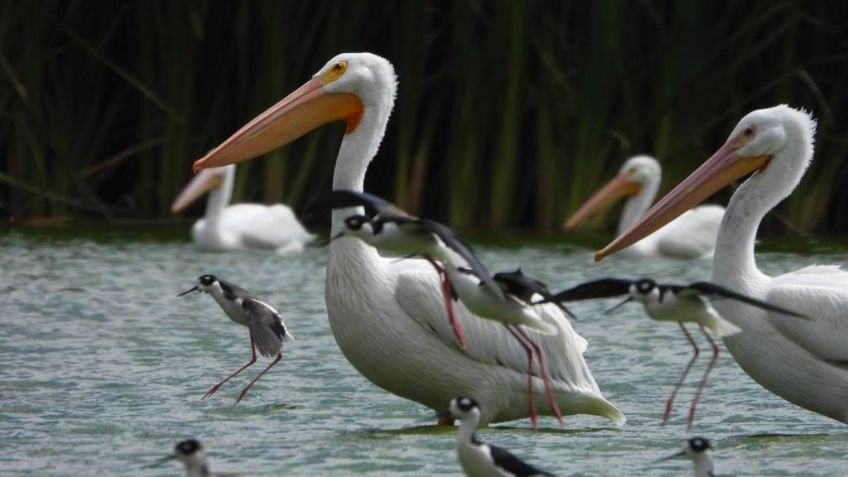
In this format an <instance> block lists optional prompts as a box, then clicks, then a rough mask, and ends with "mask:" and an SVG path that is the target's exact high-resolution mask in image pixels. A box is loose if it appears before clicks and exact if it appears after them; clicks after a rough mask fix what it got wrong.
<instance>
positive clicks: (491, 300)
mask: <svg viewBox="0 0 848 477" xmlns="http://www.w3.org/2000/svg"><path fill="white" fill-rule="evenodd" d="M445 271H446V272H447V277H448V280H449V282H450V284H451V286H452V287H453V290H454V291H455V292H456V295H457V297H458V298H459V299H460V300H462V303H463V304H464V305H465V306H466V308H468V309H469V310H470V311H471V312H472V313H474V314H475V315H477V316H479V317H481V318H485V319H488V320H492V321H497V322H499V323H502V324H503V325H504V326H505V327H506V329H507V330H508V331H509V333H510V334H511V335H512V336H513V337H515V339H516V340H517V341H518V343H519V344H520V345H521V347H522V348H524V351H525V353H526V354H527V387H528V401H529V403H530V422H531V423H532V425H533V428H534V429H535V428H536V422H537V413H536V406H535V400H534V398H533V388H534V385H533V356H536V359H537V360H538V361H539V370H540V375H541V377H542V383H543V384H544V388H545V395H546V396H547V398H548V404H549V406H550V407H551V411H552V412H553V414H554V416H555V417H556V418H557V420H558V421H559V422H560V424H562V412H561V411H560V409H559V405H558V404H557V402H556V399H555V398H554V394H553V388H552V386H551V379H550V376H549V374H548V369H547V366H546V365H545V358H544V354H543V353H542V351H541V349H540V348H539V346H538V345H537V344H536V342H535V341H534V340H533V339H532V338H531V337H530V336H528V335H527V333H526V332H525V331H524V330H523V329H522V326H523V327H527V328H529V329H532V330H535V331H538V332H539V333H542V334H546V335H554V334H556V333H557V332H558V331H559V328H557V326H556V325H555V322H554V321H553V320H550V321H549V320H545V319H544V318H543V317H542V315H541V314H540V313H539V310H538V309H537V308H538V306H537V305H534V304H533V303H532V302H533V300H534V299H536V300H538V299H542V298H552V294H551V292H550V291H549V290H548V287H547V286H546V285H545V284H544V283H542V282H541V281H539V280H536V279H533V278H531V277H528V276H527V275H524V273H523V272H522V271H521V269H518V270H516V271H514V272H501V273H496V274H495V275H494V277H493V279H494V281H495V283H496V284H497V285H498V287H499V288H500V289H501V292H502V293H501V297H498V296H496V295H495V294H493V293H491V292H490V291H489V288H488V287H486V286H484V284H483V282H482V280H481V279H480V277H479V276H478V275H477V273H475V271H474V270H472V269H470V268H465V267H456V266H454V265H453V264H452V263H450V262H446V263H445ZM563 309H564V308H563Z"/></svg>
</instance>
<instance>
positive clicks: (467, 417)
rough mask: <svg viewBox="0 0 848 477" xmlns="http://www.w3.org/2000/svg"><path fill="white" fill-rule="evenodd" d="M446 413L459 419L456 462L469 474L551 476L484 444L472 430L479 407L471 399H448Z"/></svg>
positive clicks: (483, 476) (485, 476) (484, 476)
mask: <svg viewBox="0 0 848 477" xmlns="http://www.w3.org/2000/svg"><path fill="white" fill-rule="evenodd" d="M449 410H450V414H451V417H452V418H454V419H459V421H460V424H459V431H458V432H457V435H456V453H457V456H458V457H459V464H460V465H461V466H462V470H463V471H464V472H465V475H467V476H469V477H504V476H515V477H530V476H553V475H554V474H551V473H549V472H545V471H543V470H539V469H537V468H536V467H533V466H532V465H530V464H528V463H526V462H524V461H523V460H521V459H519V458H518V457H516V456H514V455H512V454H511V453H510V452H509V451H507V450H506V449H502V448H500V447H497V446H494V445H490V444H485V443H483V442H481V441H480V440H478V439H477V436H476V435H475V434H474V431H475V430H476V429H477V425H478V423H479V422H480V407H479V406H478V404H477V401H475V400H474V399H472V398H469V397H457V398H454V399H452V400H451V402H450V407H449Z"/></svg>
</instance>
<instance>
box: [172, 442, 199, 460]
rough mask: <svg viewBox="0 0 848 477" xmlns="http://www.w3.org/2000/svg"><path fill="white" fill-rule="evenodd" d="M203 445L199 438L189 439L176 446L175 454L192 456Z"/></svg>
mask: <svg viewBox="0 0 848 477" xmlns="http://www.w3.org/2000/svg"><path fill="white" fill-rule="evenodd" d="M202 447H203V446H201V445H200V441H198V440H197V439H188V440H184V441H182V442H180V443H179V444H177V445H176V446H174V454H177V455H184V456H190V455H192V454H194V453H195V452H197V451H199V450H200V449H201V448H202Z"/></svg>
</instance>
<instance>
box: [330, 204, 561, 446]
mask: <svg viewBox="0 0 848 477" xmlns="http://www.w3.org/2000/svg"><path fill="white" fill-rule="evenodd" d="M325 202H327V203H328V205H330V206H331V208H340V207H351V206H354V205H362V206H364V207H365V209H366V212H367V213H369V214H371V217H368V216H364V215H359V214H354V215H351V216H348V217H345V219H344V230H342V231H341V232H339V233H338V234H336V235H334V236H333V237H332V238H331V240H334V239H338V238H341V237H344V236H350V237H356V238H358V239H360V240H362V241H364V242H365V243H367V244H369V245H371V246H372V247H374V248H376V249H377V250H378V251H388V252H390V253H396V254H399V255H402V256H406V257H407V258H409V257H413V256H416V255H420V256H422V257H424V258H425V259H426V260H427V261H429V262H430V264H431V265H433V268H434V269H435V270H436V272H437V273H438V274H439V279H440V281H441V282H442V283H441V284H442V296H443V298H444V301H445V306H446V311H447V314H448V320H449V321H450V323H451V326H453V328H454V334H455V335H456V337H457V342H458V343H459V345H460V347H462V348H464V347H465V342H464V339H463V337H462V330H461V329H460V327H459V323H458V322H456V320H455V315H454V313H453V305H452V302H453V301H455V300H457V299H458V300H462V304H463V305H465V307H466V309H467V310H469V311H470V312H471V313H473V314H474V315H476V316H478V317H480V318H485V319H489V320H493V321H496V322H499V323H501V324H503V325H504V326H505V327H506V329H507V331H509V333H510V334H511V335H512V336H513V337H515V339H516V340H517V341H518V343H519V344H520V345H521V347H522V348H524V351H525V354H526V355H527V388H528V391H527V396H528V400H529V401H530V402H529V410H530V422H531V423H532V427H533V429H534V430H535V429H536V424H537V418H538V415H537V413H536V407H535V399H534V397H533V388H534V387H535V386H534V384H535V383H534V382H533V359H534V356H535V358H536V359H537V360H538V361H539V368H540V371H541V376H542V381H543V384H544V387H545V394H546V395H547V396H548V403H549V404H550V406H551V409H552V410H553V413H554V416H556V418H557V420H558V421H559V422H560V424H562V422H563V421H562V413H561V412H560V409H559V406H558V405H557V402H556V398H555V397H554V394H553V388H552V386H551V380H550V376H549V375H548V371H547V367H546V366H545V358H544V355H543V354H542V352H541V349H540V348H539V346H538V345H536V343H535V342H534V341H533V339H532V338H530V337H529V336H527V334H526V333H525V332H524V330H523V329H522V328H521V326H526V327H528V328H533V329H535V330H536V331H538V332H541V333H545V334H557V333H559V328H557V327H556V326H555V325H554V324H553V323H548V322H546V321H544V319H543V318H542V317H541V316H539V314H538V313H537V311H536V307H535V305H534V304H533V303H532V301H533V299H536V298H537V297H538V298H548V297H551V293H550V291H549V290H548V288H547V286H546V285H545V284H544V283H542V282H541V281H539V280H535V279H533V278H530V277H528V276H526V275H524V273H522V272H521V269H518V270H516V271H515V272H508V273H507V272H501V273H496V274H495V275H494V276H491V275H489V272H488V271H487V270H486V267H485V266H484V265H483V263H482V262H480V260H479V259H478V258H477V256H476V255H475V254H474V251H473V250H472V248H471V245H469V244H467V243H466V242H465V241H464V240H463V239H462V238H461V237H460V236H459V234H457V233H456V232H454V231H453V230H452V229H451V228H450V227H448V226H446V225H444V224H441V223H439V222H436V221H435V220H431V219H427V218H419V217H415V216H414V215H411V214H409V213H408V212H406V211H404V210H402V209H401V208H399V207H397V206H396V205H394V204H392V203H390V202H388V201H386V200H384V199H381V198H380V197H377V196H374V195H371V194H368V193H364V192H352V191H343V190H336V191H332V192H331V193H330V194H328V195H327V196H326V199H325ZM437 259H438V260H439V261H440V262H439V261H436V260H437ZM563 310H565V308H563Z"/></svg>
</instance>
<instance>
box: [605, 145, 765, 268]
mask: <svg viewBox="0 0 848 477" xmlns="http://www.w3.org/2000/svg"><path fill="white" fill-rule="evenodd" d="M743 145H744V143H742V142H741V141H739V140H731V141H728V142H727V143H725V145H724V146H722V147H721V148H719V150H718V151H716V153H715V154H713V155H712V157H710V158H709V159H707V161H706V162H704V163H703V164H701V167H699V168H698V169H696V170H695V172H693V173H692V174H690V175H689V177H687V178H686V179H684V180H683V182H681V183H680V184H678V185H677V187H675V188H674V190H672V191H671V192H669V193H668V194H666V196H665V197H663V198H662V200H660V201H659V202H657V203H656V204H654V206H653V207H651V209H650V210H648V211H647V212H645V215H643V216H642V218H640V219H639V221H638V222H636V223H635V224H633V226H631V227H630V229H629V230H627V232H624V233H623V234H621V235H620V236H618V237H617V238H616V239H615V240H613V241H612V242H611V243H610V244H609V245H607V246H606V247H604V248H603V249H602V250H600V251H598V252H597V253H595V261H596V262H600V261H601V260H603V258H604V257H606V256H608V255H612V254H613V253H615V252H617V251H619V250H621V249H623V248H626V247H629V246H630V245H633V244H634V243H636V242H638V241H639V240H642V239H643V238H645V237H647V236H648V235H650V234H652V233H654V232H655V231H656V230H657V229H659V228H660V227H662V226H664V225H666V224H667V223H669V222H671V221H672V220H674V219H676V218H677V217H678V216H680V214H682V213H683V212H686V211H687V210H689V209H691V208H692V207H695V206H696V205H698V204H700V203H701V202H703V201H704V200H705V199H707V198H708V197H709V196H711V195H713V194H715V193H716V191H718V190H719V189H721V188H722V187H724V186H726V185H727V184H730V183H731V182H733V181H735V180H736V179H739V178H741V177H744V176H746V175H748V174H750V173H752V172H754V171H758V170H762V169H764V168H765V166H766V165H767V164H768V161H770V160H771V156H770V155H762V156H740V155H738V154H737V153H736V151H737V150H739V148H740V147H742V146H743Z"/></svg>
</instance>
